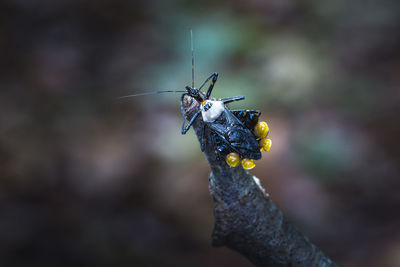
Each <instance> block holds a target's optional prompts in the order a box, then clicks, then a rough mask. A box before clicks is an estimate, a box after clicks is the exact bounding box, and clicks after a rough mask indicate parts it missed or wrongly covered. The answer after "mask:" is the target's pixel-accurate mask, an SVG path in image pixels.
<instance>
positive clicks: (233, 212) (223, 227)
mask: <svg viewBox="0 0 400 267" xmlns="http://www.w3.org/2000/svg"><path fill="white" fill-rule="evenodd" d="M198 109H199V104H198V103H197V102H196V101H195V100H193V99H192V98H191V97H189V96H185V97H183V98H182V101H181V110H182V114H183V115H184V116H186V118H187V119H188V120H190V118H191V117H192V116H193V114H195V113H196V111H198ZM203 125H204V122H203V120H202V118H201V116H199V117H198V118H197V119H196V121H195V122H194V124H193V126H192V127H193V129H194V131H195V133H196V135H197V138H198V139H199V141H200V138H201V131H202V127H203ZM207 137H208V132H207V130H206V133H205V139H206V149H205V151H204V154H205V156H206V158H207V160H208V162H209V165H210V167H211V174H210V179H209V189H210V193H211V196H212V198H213V201H214V216H215V225H214V230H213V233H212V245H213V246H216V247H220V246H226V247H228V248H231V249H234V250H236V251H238V252H239V253H241V254H242V255H244V256H245V257H247V258H248V259H249V260H250V261H251V262H252V263H254V264H255V265H256V266H337V264H336V263H334V262H333V261H332V260H331V259H329V258H328V257H327V256H326V255H325V254H324V253H323V252H322V251H321V250H319V249H318V248H317V247H316V246H315V245H314V244H312V243H311V242H310V241H309V240H308V238H307V237H305V236H304V235H303V234H302V233H300V231H298V230H297V229H296V228H295V227H294V226H293V225H291V224H290V223H289V222H288V221H287V219H286V218H285V216H284V215H283V214H282V212H281V211H280V210H279V209H278V208H277V207H276V206H275V204H274V203H273V202H272V201H271V199H270V198H269V197H268V195H267V194H265V192H264V191H263V189H262V187H261V185H260V184H259V183H257V180H258V179H257V178H255V177H254V176H252V175H251V174H249V173H248V172H246V171H245V170H244V169H243V168H242V167H240V166H239V167H236V168H231V167H229V166H228V165H227V164H226V163H225V160H224V158H223V157H220V158H218V157H217V156H216V153H215V151H214V148H213V146H212V144H211V143H210V141H209V138H207Z"/></svg>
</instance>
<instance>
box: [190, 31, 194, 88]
mask: <svg viewBox="0 0 400 267" xmlns="http://www.w3.org/2000/svg"><path fill="white" fill-rule="evenodd" d="M190 48H191V50H192V88H194V48H193V31H192V29H190Z"/></svg>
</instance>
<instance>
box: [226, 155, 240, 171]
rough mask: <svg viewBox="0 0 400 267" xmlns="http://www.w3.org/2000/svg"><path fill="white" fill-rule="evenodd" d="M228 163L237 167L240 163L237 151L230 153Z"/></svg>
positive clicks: (227, 158) (227, 157)
mask: <svg viewBox="0 0 400 267" xmlns="http://www.w3.org/2000/svg"><path fill="white" fill-rule="evenodd" d="M225 160H226V164H228V165H229V166H231V167H236V166H238V165H239V164H240V157H239V155H238V154H237V153H233V152H232V153H229V154H228V155H227V156H226V159H225Z"/></svg>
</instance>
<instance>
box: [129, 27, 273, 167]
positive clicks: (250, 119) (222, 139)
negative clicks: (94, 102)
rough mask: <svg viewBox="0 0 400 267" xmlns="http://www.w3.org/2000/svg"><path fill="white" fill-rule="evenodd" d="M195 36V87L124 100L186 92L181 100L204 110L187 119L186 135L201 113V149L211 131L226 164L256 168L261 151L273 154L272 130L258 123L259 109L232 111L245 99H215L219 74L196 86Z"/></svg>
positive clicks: (184, 131) (212, 139)
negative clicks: (189, 99)
mask: <svg viewBox="0 0 400 267" xmlns="http://www.w3.org/2000/svg"><path fill="white" fill-rule="evenodd" d="M190 36H191V38H190V39H191V52H192V86H186V87H185V89H186V91H178V90H177V91H174V90H167V91H157V92H149V93H143V94H136V95H128V96H123V97H131V96H139V95H148V94H158V93H165V92H184V94H183V95H182V97H181V99H183V98H184V97H185V96H186V95H188V96H190V97H192V98H194V99H195V100H196V101H197V102H198V103H199V104H200V109H199V110H198V111H197V112H196V113H195V114H194V115H193V117H192V118H191V119H190V121H189V122H187V123H186V118H184V120H183V124H182V134H186V133H187V131H188V130H189V129H190V127H191V126H192V124H193V123H194V122H195V120H197V119H198V117H199V116H200V114H201V117H202V120H203V122H204V124H203V129H202V138H201V142H200V146H201V150H202V151H204V150H205V146H206V142H205V139H204V138H205V132H206V130H207V129H208V133H209V136H210V138H211V139H210V142H208V143H209V144H210V143H211V145H212V146H213V148H214V150H215V152H216V153H217V156H218V157H220V156H223V157H225V161H226V163H227V164H228V165H229V166H231V167H237V166H239V165H240V164H241V165H242V167H243V168H244V169H246V170H249V169H252V168H254V167H255V164H254V160H259V159H261V151H263V150H265V151H269V150H270V148H271V144H272V141H271V139H269V138H266V137H267V135H268V133H269V127H268V125H267V123H266V122H258V119H259V117H260V115H261V112H260V111H259V110H245V109H240V110H230V109H229V108H228V107H227V104H229V103H231V102H234V101H240V100H244V96H233V97H228V98H221V99H217V98H211V93H212V90H213V88H214V85H215V83H216V81H217V79H218V73H216V72H214V73H213V74H211V75H210V76H209V77H208V78H207V79H206V80H205V81H204V82H203V83H202V84H201V86H200V87H199V88H195V86H194V49H193V35H192V30H190ZM209 81H211V82H210V85H209V87H208V89H207V92H206V93H204V92H202V91H201V89H202V88H203V87H204V85H206V84H207V83H208V82H209Z"/></svg>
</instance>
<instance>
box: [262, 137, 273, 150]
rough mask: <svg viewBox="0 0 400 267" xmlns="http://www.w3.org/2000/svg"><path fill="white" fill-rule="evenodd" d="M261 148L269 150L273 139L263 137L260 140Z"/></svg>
mask: <svg viewBox="0 0 400 267" xmlns="http://www.w3.org/2000/svg"><path fill="white" fill-rule="evenodd" d="M259 145H260V150H261V151H263V150H265V151H269V150H270V149H271V145H272V140H271V139H268V138H263V139H261V140H260V143H259Z"/></svg>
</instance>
